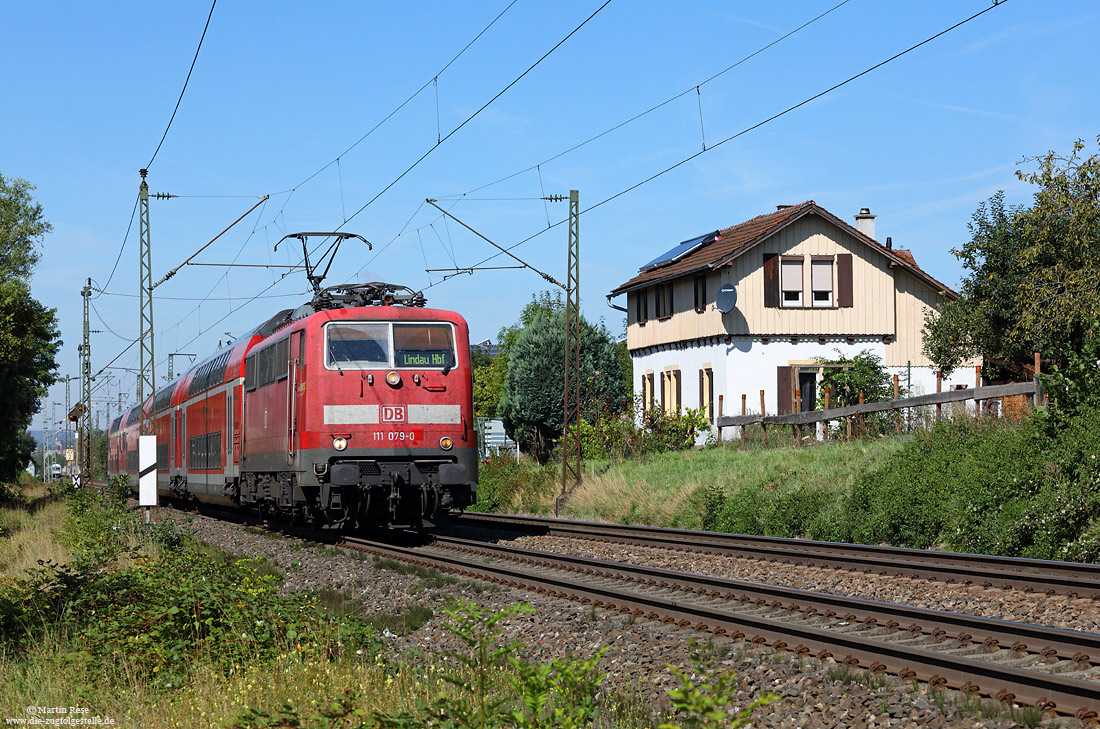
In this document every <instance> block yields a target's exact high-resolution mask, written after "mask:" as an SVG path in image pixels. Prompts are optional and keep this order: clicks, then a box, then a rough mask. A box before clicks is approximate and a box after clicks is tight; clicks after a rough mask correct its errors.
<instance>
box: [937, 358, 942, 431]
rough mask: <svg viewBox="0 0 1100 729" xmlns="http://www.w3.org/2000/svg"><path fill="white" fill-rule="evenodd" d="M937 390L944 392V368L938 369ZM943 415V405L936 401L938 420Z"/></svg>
mask: <svg viewBox="0 0 1100 729" xmlns="http://www.w3.org/2000/svg"><path fill="white" fill-rule="evenodd" d="M936 392H937V393H940V392H943V370H936ZM941 417H943V405H940V404H939V403H936V420H939V419H940V418H941Z"/></svg>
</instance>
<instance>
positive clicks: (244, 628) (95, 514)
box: [0, 489, 378, 688]
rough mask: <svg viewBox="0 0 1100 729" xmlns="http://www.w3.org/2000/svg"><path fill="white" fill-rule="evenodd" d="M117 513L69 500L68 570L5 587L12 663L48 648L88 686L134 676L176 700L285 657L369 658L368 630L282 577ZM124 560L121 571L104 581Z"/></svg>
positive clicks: (2, 629)
mask: <svg viewBox="0 0 1100 729" xmlns="http://www.w3.org/2000/svg"><path fill="white" fill-rule="evenodd" d="M122 503H123V502H122V500H121V497H120V494H119V493H118V492H117V491H116V492H115V493H114V494H112V493H110V490H108V492H107V493H105V494H100V493H99V492H97V491H95V490H93V489H76V490H73V491H70V492H69V507H70V511H69V514H68V515H67V517H66V523H65V529H64V536H65V539H66V540H67V541H68V543H70V544H71V545H72V546H73V551H74V556H75V559H74V563H73V564H72V565H71V566H70V565H62V566H58V565H55V564H51V563H41V562H40V563H39V566H38V567H37V568H35V569H32V570H28V571H27V572H26V573H25V574H23V575H21V576H19V577H17V578H15V579H11V580H8V581H6V582H3V583H0V643H3V644H4V645H5V646H6V648H7V650H8V651H9V653H10V654H11V655H19V654H21V653H23V652H25V651H27V650H29V649H31V648H32V647H33V646H35V645H36V644H39V643H41V642H42V641H43V640H48V641H49V643H50V644H52V645H56V646H59V647H60V650H59V653H60V656H61V658H60V660H61V661H63V662H66V663H70V664H73V666H74V668H77V669H85V670H87V672H88V674H89V676H95V677H99V676H100V675H102V674H104V673H106V674H107V675H108V677H110V678H117V679H123V678H126V680H129V678H128V677H131V676H133V675H134V674H137V675H140V676H142V677H144V678H145V679H147V680H150V681H151V682H152V685H153V686H157V687H163V688H174V687H179V686H181V685H182V684H183V683H184V682H185V681H186V680H187V679H188V677H189V675H190V672H191V671H192V670H193V669H195V668H196V667H199V666H208V667H212V668H213V669H215V670H217V671H221V672H226V673H228V672H232V671H235V670H237V669H239V668H240V667H241V666H243V665H245V664H246V663H254V662H260V663H266V662H270V661H273V660H274V659H276V658H277V657H280V656H287V655H290V654H309V655H311V656H314V657H319V658H321V659H333V658H336V657H338V656H339V655H340V654H341V653H343V652H344V651H346V650H355V649H365V650H370V651H371V652H373V651H374V649H375V647H376V645H377V640H378V639H377V638H376V632H375V630H374V628H372V627H371V626H370V624H369V623H368V622H367V621H365V620H363V619H361V618H358V617H355V616H349V615H338V614H336V613H333V612H330V611H328V610H325V609H323V608H322V607H320V606H318V605H317V604H316V601H315V597H314V596H313V595H311V594H307V593H291V594H289V595H285V596H284V595H279V592H278V587H279V585H280V583H281V581H282V576H281V575H273V574H271V570H270V569H269V568H268V566H267V565H266V564H262V563H260V562H258V561H256V560H249V559H242V560H236V559H234V558H232V557H229V556H227V555H225V554H223V553H219V552H216V551H213V550H211V549H209V548H207V547H205V546H204V545H201V544H199V543H198V542H196V541H195V539H194V538H193V536H192V535H191V534H190V532H189V531H187V530H186V529H184V528H182V527H181V526H179V525H178V524H175V523H172V522H165V523H163V524H160V525H157V526H153V527H147V526H145V525H143V524H139V523H137V521H136V519H135V515H134V514H133V512H130V511H127V510H126V509H125V508H124V507H123V506H122ZM124 551H125V553H126V554H127V555H128V556H129V557H130V559H129V561H128V564H126V565H125V566H123V567H121V568H116V569H105V568H106V567H110V566H112V565H113V563H114V562H115V561H116V560H117V558H118V557H119V556H121V555H122V553H123V552H124ZM152 553H156V556H155V557H152V556H148V555H149V554H152ZM119 656H125V657H126V660H125V661H122V662H120V661H119V660H118V657H119Z"/></svg>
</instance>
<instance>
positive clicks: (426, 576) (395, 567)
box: [372, 557, 458, 589]
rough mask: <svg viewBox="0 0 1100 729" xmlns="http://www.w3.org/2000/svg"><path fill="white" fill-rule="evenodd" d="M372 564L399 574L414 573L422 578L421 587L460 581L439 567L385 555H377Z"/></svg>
mask: <svg viewBox="0 0 1100 729" xmlns="http://www.w3.org/2000/svg"><path fill="white" fill-rule="evenodd" d="M372 564H373V566H374V568H375V569H380V570H390V571H391V572H396V573H397V574H399V575H413V576H415V577H419V578H420V580H421V582H420V585H419V587H420V588H421V589H429V588H436V587H443V586H444V585H454V584H457V583H458V578H457V577H452V576H451V575H446V574H443V573H442V572H440V571H439V570H437V569H434V568H432V567H425V566H424V565H419V564H408V563H406V562H398V561H397V560H395V559H387V558H385V557H376V558H375V559H374V561H373V562H372Z"/></svg>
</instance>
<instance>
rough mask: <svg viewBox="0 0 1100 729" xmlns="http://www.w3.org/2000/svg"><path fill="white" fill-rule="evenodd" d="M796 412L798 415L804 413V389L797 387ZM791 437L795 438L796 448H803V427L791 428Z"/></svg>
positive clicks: (795, 390) (795, 426)
mask: <svg viewBox="0 0 1100 729" xmlns="http://www.w3.org/2000/svg"><path fill="white" fill-rule="evenodd" d="M794 412H795V414H796V415H797V414H799V413H801V412H802V388H801V387H796V388H795V389H794ZM791 435H793V436H794V441H795V442H794V444H795V445H796V446H799V447H801V446H802V426H801V425H794V426H791Z"/></svg>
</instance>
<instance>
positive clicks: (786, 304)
mask: <svg viewBox="0 0 1100 729" xmlns="http://www.w3.org/2000/svg"><path fill="white" fill-rule="evenodd" d="M803 265H804V262H803V261H802V259H801V258H798V259H794V258H786V257H781V258H780V259H779V305H780V306H781V307H783V308H788V309H797V308H801V307H802V305H803V304H802V297H803V294H804V292H805V290H806V281H805V273H804V269H803V268H802V266H803ZM795 266H797V267H798V289H797V290H796V289H793V288H788V287H787V285H786V284H787V271H788V270H789V269H788V267H789V268H794V267H795ZM792 276H793V274H792ZM787 294H797V295H798V298H797V299H795V298H793V297H792V298H787Z"/></svg>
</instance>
